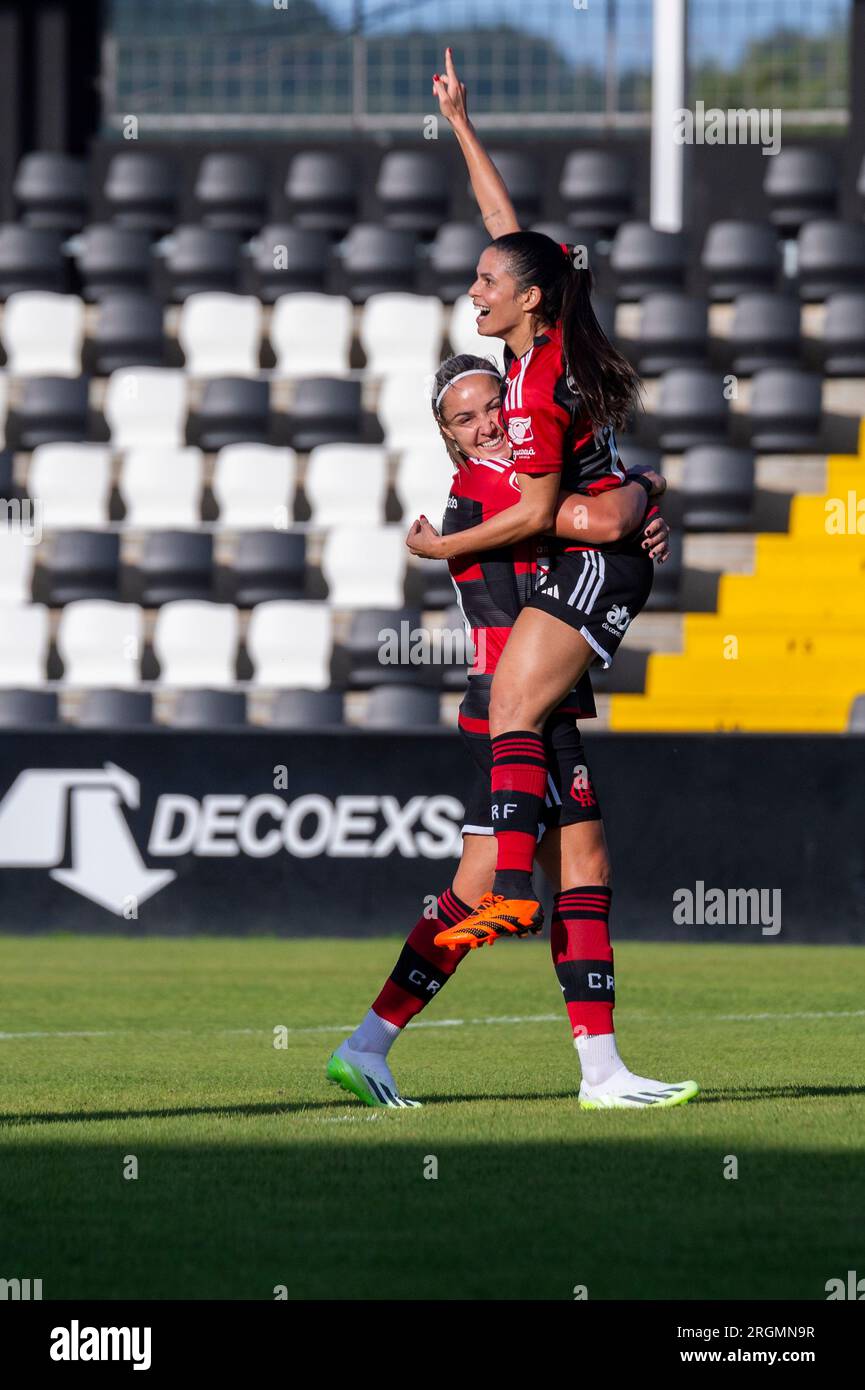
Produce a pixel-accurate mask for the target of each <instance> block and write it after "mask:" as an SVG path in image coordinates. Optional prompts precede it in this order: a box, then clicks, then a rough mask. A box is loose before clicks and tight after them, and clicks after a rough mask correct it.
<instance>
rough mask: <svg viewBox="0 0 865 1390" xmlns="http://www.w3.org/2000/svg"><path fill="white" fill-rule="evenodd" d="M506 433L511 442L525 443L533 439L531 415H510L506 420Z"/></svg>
mask: <svg viewBox="0 0 865 1390" xmlns="http://www.w3.org/2000/svg"><path fill="white" fill-rule="evenodd" d="M508 434H509V435H510V439H511V443H512V444H527V443H528V442H529V440H530V439H534V437H535V436H534V435H533V433H532V417H531V415H512V416H511V418H510V419H509V420H508Z"/></svg>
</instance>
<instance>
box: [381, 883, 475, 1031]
mask: <svg viewBox="0 0 865 1390" xmlns="http://www.w3.org/2000/svg"><path fill="white" fill-rule="evenodd" d="M470 912H471V908H470V907H468V906H467V905H466V904H465V903H464V902H461V901H460V899H459V898H458V897H457V895H456V893H454V891H453V889H452V888H446V889H445V891H444V892H443V893H442V895H441V897H440V898H438V899H437V901H436V915H435V916H434V917H421V918H420V919H419V921H418V922H416V924H415V926H414V927H413V928H412V930H411V932H410V933H409V935H408V938H407V940H406V943H405V945H404V946H403V948H402V950H401V951H400V954H399V958H398V960H397V963H396V965H395V966H394V968H393V970H392V971H391V972H390V976H389V978H388V979H387V980H385V982H384V985H383V986H382V989H381V992H380V993H379V995H378V998H377V999H375V1000H374V1001H373V1006H372V1007H373V1009H374V1010H375V1012H376V1013H377V1014H378V1015H379V1017H380V1018H385V1019H387V1021H388V1022H389V1023H395V1024H396V1026H397V1027H398V1028H405V1026H406V1024H407V1023H410V1022H411V1020H412V1019H413V1018H414V1017H415V1015H416V1014H419V1013H420V1012H421V1010H422V1009H425V1008H426V1006H427V1004H429V1003H430V1002H431V1001H432V1000H433V999H435V997H436V995H437V994H438V993H439V992H440V990H442V989H443V988H444V986H445V985H446V984H447V982H448V980H449V979H450V977H451V975H452V974H453V973H454V971H455V970H456V968H457V966H458V965H459V963H460V961H461V960H462V959H463V958H464V957H465V956H466V955H467V954H468V951H469V949H470V948H469V947H468V946H457V947H456V948H455V949H454V950H451V949H450V948H449V947H448V946H436V945H435V943H434V938H435V936H436V934H437V933H438V932H440V931H443V930H444V928H445V927H454V926H456V924H457V922H462V921H463V919H464V918H465V917H468V915H469V913H470Z"/></svg>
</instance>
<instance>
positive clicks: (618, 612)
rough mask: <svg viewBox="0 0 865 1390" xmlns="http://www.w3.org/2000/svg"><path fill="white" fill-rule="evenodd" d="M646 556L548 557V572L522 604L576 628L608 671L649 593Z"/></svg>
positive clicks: (577, 553) (584, 553)
mask: <svg viewBox="0 0 865 1390" xmlns="http://www.w3.org/2000/svg"><path fill="white" fill-rule="evenodd" d="M653 577H654V572H653V569H652V561H651V560H650V559H649V557H648V555H645V554H633V555H632V554H618V553H612V554H611V553H609V552H607V551H603V550H572V551H567V552H563V553H562V554H560V555H552V556H551V557H550V564H549V569H547V570H546V572H545V573H543V574H540V575H539V576H538V585H539V587H538V588H537V589H536V591H535V592H534V594H532V597H531V598H530V599H529V601H528V603H527V604H526V607H527V608H540V609H541V611H542V612H544V613H552V615H553V617H554V618H561V620H562V622H563V623H567V624H568V625H569V626H570V627H573V628H576V630H577V632H579V634H580V636H581V637H584V638H585V639H586V641H587V642H588V644H589V646H590V647H593V648H594V649H595V651H596V652H597V654H598V656H599V657H600V659H601V661H602V662H603V664H604V666H605V667H607V666H609V665H610V664H611V662H612V660H613V657H614V656H615V655H616V652H617V651H618V648H619V643H620V642H621V640H622V638H623V637H624V635H625V633H626V632H627V630H628V627H629V626H630V624H631V622H632V620H633V619H634V618H636V616H637V614H638V613H639V612H640V609H641V608H642V607H643V605H644V604H645V602H646V599H647V598H648V597H649V594H650V593H651V591H652V579H653Z"/></svg>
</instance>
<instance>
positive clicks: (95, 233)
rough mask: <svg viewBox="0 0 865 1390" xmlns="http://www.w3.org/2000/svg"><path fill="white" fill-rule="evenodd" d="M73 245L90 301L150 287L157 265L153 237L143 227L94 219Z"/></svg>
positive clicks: (84, 294)
mask: <svg viewBox="0 0 865 1390" xmlns="http://www.w3.org/2000/svg"><path fill="white" fill-rule="evenodd" d="M73 245H74V251H73V254H74V256H75V265H76V267H77V270H78V274H79V276H80V277H81V283H82V294H83V296H84V298H85V299H86V300H89V301H93V300H100V299H103V298H104V297H105V296H106V295H109V294H116V293H118V292H119V291H121V290H139V291H143V290H146V289H147V288H148V287H149V285H150V276H151V271H152V267H153V259H152V253H151V240H150V237H149V235H148V233H147V232H144V231H142V230H141V229H140V228H135V227H115V226H114V224H113V223H112V222H94V223H92V224H91V225H90V226H89V227H85V228H84V230H83V231H82V233H81V235H80V236H79V237H76V239H75V242H74V244H73Z"/></svg>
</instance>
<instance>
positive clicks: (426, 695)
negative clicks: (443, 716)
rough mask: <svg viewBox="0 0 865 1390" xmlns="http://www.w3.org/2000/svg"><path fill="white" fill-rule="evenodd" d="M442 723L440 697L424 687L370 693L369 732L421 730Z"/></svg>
mask: <svg viewBox="0 0 865 1390" xmlns="http://www.w3.org/2000/svg"><path fill="white" fill-rule="evenodd" d="M438 722H439V693H438V691H437V690H431V689H429V688H427V687H424V686H422V685H380V686H377V687H376V688H375V689H374V690H371V691H370V692H369V699H368V700H367V706H366V717H365V719H364V725H365V726H366V728H368V729H418V728H428V727H430V726H432V725H437V724H438Z"/></svg>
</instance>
